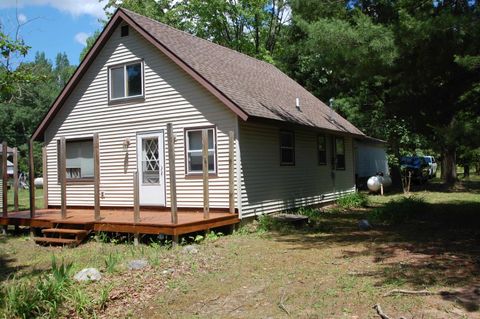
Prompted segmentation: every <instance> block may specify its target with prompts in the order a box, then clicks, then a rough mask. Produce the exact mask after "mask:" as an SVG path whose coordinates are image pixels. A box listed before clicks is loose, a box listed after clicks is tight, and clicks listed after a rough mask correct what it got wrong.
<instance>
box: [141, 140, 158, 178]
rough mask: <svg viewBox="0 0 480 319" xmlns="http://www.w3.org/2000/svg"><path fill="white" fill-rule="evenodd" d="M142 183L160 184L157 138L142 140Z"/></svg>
mask: <svg viewBox="0 0 480 319" xmlns="http://www.w3.org/2000/svg"><path fill="white" fill-rule="evenodd" d="M142 182H143V184H144V185H145V184H159V183H160V163H159V158H158V138H157V137H149V138H143V139H142Z"/></svg>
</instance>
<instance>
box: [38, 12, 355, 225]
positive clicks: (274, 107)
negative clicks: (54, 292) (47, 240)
mask: <svg viewBox="0 0 480 319" xmlns="http://www.w3.org/2000/svg"><path fill="white" fill-rule="evenodd" d="M168 123H171V124H172V126H173V132H174V134H175V144H174V148H175V167H169V161H168V152H166V147H167V140H166V126H167V124H168ZM205 128H206V129H208V137H209V144H208V149H209V173H210V176H209V185H210V190H209V193H210V207H212V208H219V209H221V208H228V206H229V197H228V195H229V194H228V189H229V180H228V152H229V149H228V133H229V132H230V131H233V132H234V134H235V150H234V165H235V190H236V191H235V208H236V211H237V212H238V214H239V217H240V218H242V217H248V216H253V215H256V214H262V213H269V212H274V211H279V210H283V209H287V208H293V207H297V206H301V205H313V204H319V203H322V202H325V201H331V200H334V199H335V198H337V196H339V194H342V193H346V192H353V191H354V190H355V176H354V174H355V173H354V172H355V163H354V156H353V139H354V138H356V137H363V136H364V135H363V133H362V132H361V131H360V130H358V129H357V128H356V127H354V126H353V125H352V124H351V123H349V122H348V121H347V120H345V119H344V118H342V117H341V116H340V115H338V114H336V113H335V112H332V111H331V110H330V109H329V107H328V106H326V105H325V104H324V103H323V102H321V101H320V100H318V99H317V98H316V97H314V96H313V95H312V94H310V93H309V92H308V91H306V90H305V89H304V88H303V87H301V86H300V85H299V84H297V83H296V82H295V81H294V80H292V79H290V78H289V77H288V76H287V75H285V74H284V73H282V72H281V71H280V70H278V69H277V68H276V67H275V66H273V65H271V64H268V63H266V62H262V61H259V60H256V59H254V58H252V57H249V56H246V55H244V54H241V53H238V52H236V51H233V50H231V49H228V48H225V47H223V46H220V45H217V44H214V43H212V42H210V41H207V40H203V39H200V38H197V37H195V36H192V35H190V34H188V33H185V32H182V31H179V30H176V29H174V28H172V27H169V26H167V25H164V24H162V23H159V22H156V21H154V20H151V19H149V18H146V17H144V16H141V15H138V14H136V13H133V12H131V11H128V10H124V9H119V10H117V12H116V13H115V14H114V15H113V17H112V18H111V20H110V21H109V22H108V24H107V25H106V27H105V29H104V30H103V32H102V33H101V35H100V37H99V39H98V40H97V41H96V43H95V45H94V46H93V48H92V49H91V50H90V52H89V53H88V54H87V56H86V57H85V59H84V60H83V61H82V63H81V64H80V66H79V67H78V69H77V70H76V72H75V74H74V75H73V77H72V78H71V79H70V81H69V82H68V84H67V85H66V87H65V88H64V90H63V91H62V92H61V94H60V95H59V96H58V98H57V99H56V100H55V102H54V104H53V105H52V107H51V108H50V110H49V112H48V114H47V115H46V117H45V118H44V119H43V121H42V122H41V124H40V125H39V127H38V128H37V129H36V131H35V133H34V134H33V137H32V140H37V141H42V142H43V143H44V145H45V146H46V149H47V158H48V159H47V175H48V179H47V181H46V182H47V183H48V206H49V207H58V206H59V205H60V201H61V198H60V185H59V183H58V177H59V174H58V165H57V163H58V162H57V161H58V152H59V146H58V145H59V140H60V138H61V137H65V139H66V158H67V159H66V170H67V172H66V174H67V179H68V183H67V184H68V185H67V205H68V206H83V207H91V206H93V205H94V196H93V193H94V185H93V170H94V169H93V167H94V159H93V134H94V133H98V135H99V149H100V151H99V152H100V177H101V178H100V180H101V184H100V193H101V206H102V207H132V206H133V200H134V193H133V176H134V175H133V174H134V172H136V171H138V176H139V177H138V178H139V184H140V205H141V206H153V207H170V187H169V183H170V182H169V179H168V178H166V176H169V172H170V170H174V173H175V176H176V184H177V188H176V191H177V203H178V207H185V208H190V207H193V208H194V207H202V206H203V197H202V161H201V159H202V157H201V145H202V144H201V134H202V129H205Z"/></svg>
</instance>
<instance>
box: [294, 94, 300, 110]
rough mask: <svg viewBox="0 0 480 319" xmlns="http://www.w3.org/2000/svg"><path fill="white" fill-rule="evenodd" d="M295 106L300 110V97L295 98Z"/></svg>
mask: <svg viewBox="0 0 480 319" xmlns="http://www.w3.org/2000/svg"><path fill="white" fill-rule="evenodd" d="M295 106H296V107H297V109H298V110H300V98H298V97H297V98H296V99H295Z"/></svg>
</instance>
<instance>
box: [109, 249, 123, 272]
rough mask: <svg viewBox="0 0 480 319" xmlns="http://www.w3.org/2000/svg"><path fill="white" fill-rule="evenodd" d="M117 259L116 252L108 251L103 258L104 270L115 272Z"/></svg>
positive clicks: (118, 258) (118, 259) (118, 257)
mask: <svg viewBox="0 0 480 319" xmlns="http://www.w3.org/2000/svg"><path fill="white" fill-rule="evenodd" d="M119 261H120V256H119V255H118V254H117V253H109V254H108V255H107V257H106V258H105V270H106V271H107V272H108V273H114V272H116V271H117V265H118V262H119Z"/></svg>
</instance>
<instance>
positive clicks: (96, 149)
mask: <svg viewBox="0 0 480 319" xmlns="http://www.w3.org/2000/svg"><path fill="white" fill-rule="evenodd" d="M93 175H94V185H93V191H94V206H95V208H94V214H95V220H96V221H99V220H100V139H99V136H98V133H95V134H93Z"/></svg>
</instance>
